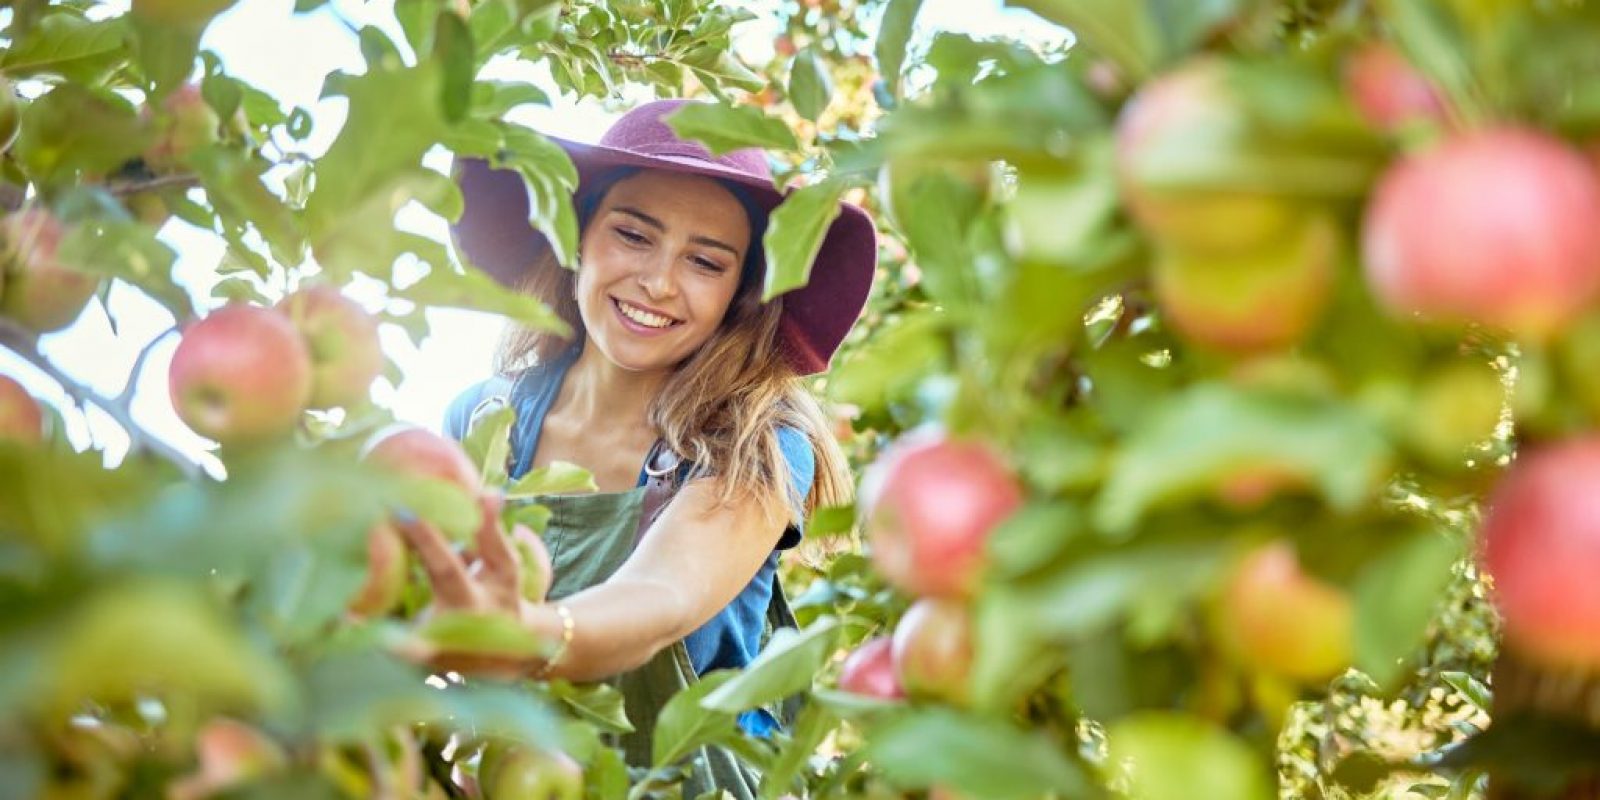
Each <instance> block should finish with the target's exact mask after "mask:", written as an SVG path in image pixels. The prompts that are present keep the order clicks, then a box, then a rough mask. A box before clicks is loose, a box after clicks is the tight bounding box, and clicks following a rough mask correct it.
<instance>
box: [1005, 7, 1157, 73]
mask: <svg viewBox="0 0 1600 800" xmlns="http://www.w3.org/2000/svg"><path fill="white" fill-rule="evenodd" d="M1006 5H1008V6H1014V7H1019V8H1026V9H1028V10H1029V11H1032V12H1033V13H1035V14H1038V15H1039V16H1041V17H1044V18H1045V19H1047V20H1049V21H1051V22H1054V23H1056V24H1057V25H1060V26H1062V27H1064V28H1067V29H1069V30H1071V31H1072V32H1073V34H1075V35H1076V36H1078V37H1081V42H1082V44H1081V45H1080V46H1082V47H1085V48H1087V49H1088V50H1091V51H1094V52H1098V53H1101V54H1104V55H1106V56H1107V57H1109V58H1111V60H1113V61H1115V62H1117V65H1118V66H1120V67H1121V68H1122V70H1123V71H1124V72H1125V73H1127V74H1128V75H1129V76H1130V77H1132V78H1133V79H1135V80H1142V79H1143V78H1144V77H1146V76H1147V75H1149V73H1150V71H1151V70H1152V69H1154V67H1155V65H1156V63H1157V62H1158V61H1159V60H1160V57H1161V39H1160V33H1159V31H1158V30H1157V27H1156V20H1154V19H1153V18H1152V15H1151V13H1150V8H1149V5H1148V4H1147V3H1145V2H1140V1H1138V0H1007V3H1006Z"/></svg>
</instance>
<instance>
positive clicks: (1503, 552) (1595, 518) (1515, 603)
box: [1482, 434, 1600, 671]
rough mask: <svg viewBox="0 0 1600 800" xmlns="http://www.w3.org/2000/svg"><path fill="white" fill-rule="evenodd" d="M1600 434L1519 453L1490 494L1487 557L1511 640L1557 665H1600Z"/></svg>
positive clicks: (1485, 527) (1535, 657)
mask: <svg viewBox="0 0 1600 800" xmlns="http://www.w3.org/2000/svg"><path fill="white" fill-rule="evenodd" d="M1596 486H1600V436H1595V435H1592V434H1591V435H1588V436H1585V437H1583V438H1579V439H1573V440H1570V441H1565V442H1560V443H1554V444H1550V445H1547V446H1544V447H1541V448H1537V449H1533V450H1531V451H1530V452H1526V453H1524V454H1522V455H1520V456H1518V458H1517V460H1516V462H1515V463H1513V464H1512V466H1511V468H1510V469H1509V470H1508V471H1507V472H1506V474H1505V475H1504V476H1503V477H1502V478H1501V479H1500V483H1499V485H1498V486H1496V487H1495V490H1494V492H1493V493H1492V494H1491V496H1490V498H1489V509H1488V513H1487V514H1486V515H1485V516H1484V520H1483V528H1482V553H1483V563H1484V566H1485V567H1486V568H1487V569H1488V571H1489V574H1490V575H1492V576H1493V577H1494V588H1495V598H1496V604H1497V605H1498V606H1499V608H1500V614H1501V616H1502V617H1503V618H1504V619H1505V634H1506V641H1507V643H1508V644H1509V645H1510V646H1512V647H1514V648H1516V649H1517V650H1518V651H1519V652H1521V653H1523V654H1524V655H1526V656H1527V657H1528V658H1530V659H1532V660H1535V661H1538V662H1540V663H1543V664H1547V665H1549V666H1553V667H1557V668H1568V667H1576V668H1581V669H1583V670H1586V671H1593V670H1594V669H1595V668H1597V667H1600V581H1596V580H1595V578H1594V576H1595V574H1596V573H1595V570H1596V569H1600V492H1597V491H1595V487H1596Z"/></svg>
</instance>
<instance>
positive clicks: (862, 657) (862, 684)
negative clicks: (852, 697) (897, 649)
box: [839, 636, 906, 700]
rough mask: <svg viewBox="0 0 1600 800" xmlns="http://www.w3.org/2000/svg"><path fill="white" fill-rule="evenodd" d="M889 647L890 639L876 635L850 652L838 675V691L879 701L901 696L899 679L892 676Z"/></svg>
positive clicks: (892, 663)
mask: <svg viewBox="0 0 1600 800" xmlns="http://www.w3.org/2000/svg"><path fill="white" fill-rule="evenodd" d="M893 644H894V642H893V639H892V638H891V637H888V636H879V637H877V638H875V639H870V640H868V641H866V642H862V643H861V645H860V646H859V647H857V648H856V649H855V650H853V651H851V652H850V655H849V656H847V657H846V658H845V660H844V667H843V669H842V670H841V671H840V672H839V689H840V691H845V692H851V693H853V694H859V695H864V696H867V697H876V698H878V699H880V700H898V699H900V698H902V697H905V694H906V693H905V690H904V689H901V688H900V679H899V678H898V677H896V676H895V671H894V654H893Z"/></svg>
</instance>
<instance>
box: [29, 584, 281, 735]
mask: <svg viewBox="0 0 1600 800" xmlns="http://www.w3.org/2000/svg"><path fill="white" fill-rule="evenodd" d="M54 638H55V641H56V644H55V647H54V648H53V651H54V652H53V655H52V657H51V662H50V663H51V666H50V668H49V670H48V671H47V674H48V675H49V685H48V687H40V689H41V692H40V694H39V695H37V697H36V699H37V701H38V702H40V703H41V704H42V705H43V706H44V708H45V709H46V710H47V713H48V714H50V715H51V716H52V717H54V718H58V719H64V718H65V717H66V716H67V715H68V714H71V713H74V712H76V711H78V710H80V709H81V708H82V707H83V705H84V704H85V703H86V702H88V701H90V700H95V701H100V702H114V701H132V700H133V699H135V698H136V697H139V696H147V695H149V694H151V693H174V694H175V695H176V696H182V697H184V698H186V702H189V703H195V704H198V705H200V706H201V707H204V708H209V709H212V710H232V711H243V712H251V711H259V710H262V709H267V708H272V707H275V706H279V705H293V704H295V703H297V702H299V698H297V697H295V696H294V694H293V690H292V686H291V685H290V683H289V681H288V675H287V673H285V672H284V671H283V668H282V666H281V665H279V664H278V663H276V662H275V661H274V660H272V659H271V658H270V657H269V656H268V655H267V654H266V653H264V652H262V651H261V650H260V649H259V648H258V647H257V646H256V645H255V644H253V643H252V642H251V641H250V640H249V639H247V638H246V637H245V636H244V634H243V632H242V631H240V630H239V629H238V628H237V627H236V626H235V625H234V624H233V621H232V620H230V619H229V618H228V617H227V616H226V615H225V614H223V612H222V611H221V610H220V609H218V608H217V607H216V606H215V604H214V603H213V601H212V599H211V598H209V597H207V596H206V594H205V593H204V592H203V591H200V590H199V589H198V588H196V587H194V586H191V585H189V584H186V583H181V582H177V581H153V580H144V581H136V582H131V583H117V584H112V585H108V586H105V587H103V588H100V589H98V590H97V591H95V592H94V593H93V594H91V595H90V596H88V597H86V598H85V599H84V602H83V604H82V605H81V606H80V607H79V608H78V609H77V611H76V612H75V613H74V614H73V615H72V618H71V620H70V621H68V622H67V623H66V624H65V625H64V626H63V627H62V628H60V629H59V630H58V631H56V632H55V633H54Z"/></svg>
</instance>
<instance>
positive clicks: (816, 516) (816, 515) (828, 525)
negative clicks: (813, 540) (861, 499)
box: [806, 503, 856, 536]
mask: <svg viewBox="0 0 1600 800" xmlns="http://www.w3.org/2000/svg"><path fill="white" fill-rule="evenodd" d="M855 524H856V507H855V504H853V503H852V504H850V505H844V506H826V507H823V508H819V509H817V510H816V511H814V512H812V514H811V519H809V520H806V535H807V536H828V535H832V534H836V533H849V532H850V529H851V528H853V527H855Z"/></svg>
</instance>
